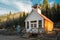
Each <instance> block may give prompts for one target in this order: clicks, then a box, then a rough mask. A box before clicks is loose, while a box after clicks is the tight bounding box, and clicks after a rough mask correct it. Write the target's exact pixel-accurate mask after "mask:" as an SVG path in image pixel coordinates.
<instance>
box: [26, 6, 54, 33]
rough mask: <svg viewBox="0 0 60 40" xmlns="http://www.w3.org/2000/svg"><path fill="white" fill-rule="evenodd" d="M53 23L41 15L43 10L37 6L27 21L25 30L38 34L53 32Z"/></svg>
mask: <svg viewBox="0 0 60 40" xmlns="http://www.w3.org/2000/svg"><path fill="white" fill-rule="evenodd" d="M53 24H54V23H53V22H52V21H51V20H50V19H49V18H47V17H46V16H44V15H43V14H41V10H40V9H39V6H38V5H35V6H34V7H33V8H32V11H31V12H30V14H29V15H28V17H27V18H26V19H25V28H26V32H32V33H38V30H39V32H42V31H52V30H53Z"/></svg>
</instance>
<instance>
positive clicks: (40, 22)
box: [38, 20, 42, 28]
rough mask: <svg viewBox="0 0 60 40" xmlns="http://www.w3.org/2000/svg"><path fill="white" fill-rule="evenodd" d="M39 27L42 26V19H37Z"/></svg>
mask: <svg viewBox="0 0 60 40" xmlns="http://www.w3.org/2000/svg"><path fill="white" fill-rule="evenodd" d="M38 24H39V28H41V27H42V20H39V23H38Z"/></svg>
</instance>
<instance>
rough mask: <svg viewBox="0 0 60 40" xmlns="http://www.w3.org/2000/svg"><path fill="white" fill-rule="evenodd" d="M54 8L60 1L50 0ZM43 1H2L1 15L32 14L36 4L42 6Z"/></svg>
mask: <svg viewBox="0 0 60 40" xmlns="http://www.w3.org/2000/svg"><path fill="white" fill-rule="evenodd" d="M48 2H49V4H50V5H51V6H52V5H53V4H54V2H56V3H60V0H48ZM42 3H43V0H0V15H3V14H8V13H9V12H10V11H11V12H12V13H16V12H20V11H24V12H30V11H31V10H32V8H31V7H32V6H33V5H34V4H42Z"/></svg>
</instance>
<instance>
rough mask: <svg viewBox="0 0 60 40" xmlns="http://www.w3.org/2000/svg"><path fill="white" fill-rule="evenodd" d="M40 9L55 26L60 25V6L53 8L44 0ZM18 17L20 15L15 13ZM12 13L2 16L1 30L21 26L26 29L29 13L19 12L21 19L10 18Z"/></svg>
mask: <svg viewBox="0 0 60 40" xmlns="http://www.w3.org/2000/svg"><path fill="white" fill-rule="evenodd" d="M39 7H40V8H41V11H42V14H43V15H45V16H47V17H48V18H49V19H50V20H52V21H53V22H54V25H58V23H59V25H60V4H59V3H54V4H53V6H52V7H51V5H50V4H49V3H48V0H44V1H43V4H39ZM15 14H16V15H17V14H18V13H15ZM15 14H11V12H10V13H9V14H8V15H7V16H5V15H4V16H0V28H3V27H4V28H12V27H16V26H17V25H20V26H21V27H25V25H24V24H25V22H24V21H25V19H26V17H27V16H28V15H29V13H26V12H19V14H20V15H19V18H18V17H17V18H14V17H12V18H10V16H11V15H15ZM4 18H6V21H4Z"/></svg>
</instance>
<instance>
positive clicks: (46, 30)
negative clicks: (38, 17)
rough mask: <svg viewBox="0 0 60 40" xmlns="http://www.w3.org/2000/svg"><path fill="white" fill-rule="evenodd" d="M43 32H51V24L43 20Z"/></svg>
mask: <svg viewBox="0 0 60 40" xmlns="http://www.w3.org/2000/svg"><path fill="white" fill-rule="evenodd" d="M44 29H45V32H49V31H52V30H53V22H50V21H48V20H45V27H44Z"/></svg>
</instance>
